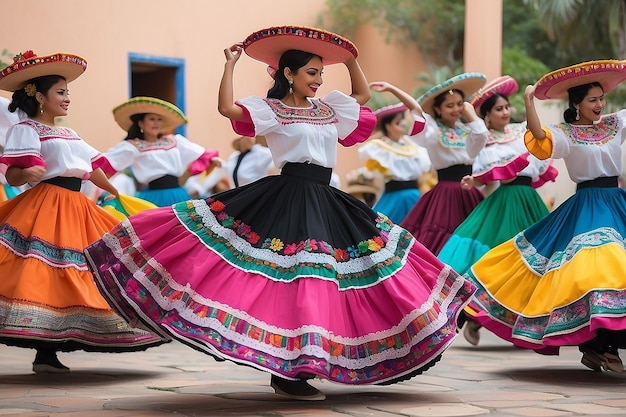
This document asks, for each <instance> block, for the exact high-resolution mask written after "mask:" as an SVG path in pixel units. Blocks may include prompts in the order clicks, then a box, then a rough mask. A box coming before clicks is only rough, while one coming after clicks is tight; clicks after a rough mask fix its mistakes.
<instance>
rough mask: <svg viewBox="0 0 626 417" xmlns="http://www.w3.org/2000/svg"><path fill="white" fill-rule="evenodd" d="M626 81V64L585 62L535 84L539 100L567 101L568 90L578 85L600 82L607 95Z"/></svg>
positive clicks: (559, 70)
mask: <svg viewBox="0 0 626 417" xmlns="http://www.w3.org/2000/svg"><path fill="white" fill-rule="evenodd" d="M625 79H626V63H625V61H617V60H609V59H606V60H599V61H589V62H583V63H581V64H576V65H572V66H570V67H565V68H561V69H558V70H556V71H552V72H551V73H549V74H546V75H544V76H543V77H541V79H539V81H537V83H536V84H535V97H536V98H537V99H539V100H548V99H567V98H568V93H567V90H568V89H570V88H572V87H575V86H577V85H583V84H588V83H592V82H599V83H600V84H601V85H602V89H603V90H604V92H605V93H608V92H609V91H611V90H613V89H614V88H615V87H617V86H618V85H619V84H620V83H621V82H622V81H624V80H625Z"/></svg>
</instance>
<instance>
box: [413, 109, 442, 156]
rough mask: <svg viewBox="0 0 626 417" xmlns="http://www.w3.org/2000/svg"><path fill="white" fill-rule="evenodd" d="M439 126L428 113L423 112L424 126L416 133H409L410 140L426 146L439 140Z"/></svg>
mask: <svg viewBox="0 0 626 417" xmlns="http://www.w3.org/2000/svg"><path fill="white" fill-rule="evenodd" d="M415 116H417V115H415ZM415 116H414V117H415ZM440 135H441V133H440V132H439V126H437V120H435V118H434V117H432V116H431V115H430V114H428V113H424V127H423V128H422V130H421V131H419V132H417V133H416V134H413V135H409V137H410V138H411V140H412V141H413V142H415V143H417V144H418V145H420V146H424V147H426V148H428V147H429V146H433V145H434V144H436V143H437V142H439V136H440Z"/></svg>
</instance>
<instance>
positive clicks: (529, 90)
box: [524, 85, 535, 101]
mask: <svg viewBox="0 0 626 417" xmlns="http://www.w3.org/2000/svg"><path fill="white" fill-rule="evenodd" d="M534 98H535V86H534V85H527V86H526V89H525V90H524V100H528V101H532V100H533V99H534Z"/></svg>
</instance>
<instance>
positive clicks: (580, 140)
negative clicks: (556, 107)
mask: <svg viewBox="0 0 626 417" xmlns="http://www.w3.org/2000/svg"><path fill="white" fill-rule="evenodd" d="M556 127H557V128H558V129H561V130H562V131H563V132H565V134H566V135H567V137H568V138H569V139H570V140H571V141H572V143H574V144H577V145H604V144H605V143H607V142H609V141H610V140H611V139H613V138H614V137H615V135H616V134H617V131H618V130H619V118H618V117H617V116H616V115H614V114H612V115H609V116H607V117H604V118H602V119H601V120H600V123H598V124H592V125H586V126H578V125H573V124H570V123H559V124H557V125H556Z"/></svg>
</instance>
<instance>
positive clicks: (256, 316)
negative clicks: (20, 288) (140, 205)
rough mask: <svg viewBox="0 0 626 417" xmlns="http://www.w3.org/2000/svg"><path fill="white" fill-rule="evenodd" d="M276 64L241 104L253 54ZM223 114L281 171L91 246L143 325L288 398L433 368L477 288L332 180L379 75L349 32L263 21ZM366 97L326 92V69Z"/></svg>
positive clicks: (143, 218) (143, 217) (108, 286)
mask: <svg viewBox="0 0 626 417" xmlns="http://www.w3.org/2000/svg"><path fill="white" fill-rule="evenodd" d="M244 50H245V52H246V53H247V54H248V55H249V56H251V57H253V58H256V59H259V60H261V61H263V62H265V63H267V64H268V65H270V66H271V67H272V68H273V69H274V71H272V72H273V73H274V77H275V81H274V85H273V87H272V88H271V89H270V90H269V91H268V94H267V97H256V96H251V97H246V98H244V99H241V100H238V101H236V102H235V101H234V98H233V72H234V68H235V64H236V62H237V61H238V60H239V59H240V58H241V55H242V53H243V51H244ZM224 54H225V57H226V63H225V66H224V73H223V76H222V81H221V84H220V89H219V111H220V113H222V114H223V115H225V116H226V117H228V118H229V119H230V120H231V121H232V124H233V127H234V129H235V130H236V131H237V133H239V134H242V135H247V136H256V135H262V136H265V138H266V139H267V143H268V146H269V149H270V150H271V151H272V155H273V157H274V161H275V163H276V165H277V166H278V167H280V168H281V175H274V176H267V177H265V178H262V179H260V180H258V181H256V182H253V183H251V184H248V185H245V186H242V187H238V188H235V189H233V190H229V191H225V192H222V193H219V194H216V195H214V196H212V197H210V198H208V199H206V200H194V201H187V202H183V203H180V204H176V205H174V206H172V207H171V208H170V207H168V208H159V209H155V210H150V211H149V212H144V213H145V214H144V213H140V214H138V215H136V216H131V217H129V218H128V219H127V220H126V221H124V222H122V223H121V224H120V225H119V226H117V227H115V228H114V229H113V230H112V231H111V232H110V233H109V234H107V235H106V236H105V237H104V238H103V239H101V240H100V241H98V242H96V243H95V244H94V245H92V246H91V247H90V248H88V249H87V254H88V258H89V259H90V264H91V265H92V268H94V271H95V273H96V275H97V277H98V278H97V282H98V285H99V286H100V287H101V289H102V291H103V292H104V293H106V294H108V297H110V298H111V300H116V301H115V302H116V303H117V305H118V306H119V307H120V311H121V312H122V314H124V315H125V316H126V317H127V318H128V320H130V321H131V322H135V321H137V320H142V321H144V322H145V323H146V325H148V326H149V327H150V328H152V329H154V330H155V331H158V332H160V333H162V334H163V335H172V336H173V337H174V338H176V339H179V340H181V341H183V342H185V343H186V344H188V345H190V346H192V347H194V348H196V349H199V350H201V351H203V352H205V353H208V354H210V355H213V356H215V357H217V358H220V359H228V360H231V361H234V362H235V363H239V364H245V365H249V366H252V367H255V368H257V369H260V370H263V371H266V372H269V373H271V374H272V377H271V386H272V387H273V388H274V389H275V391H276V392H277V393H279V394H281V395H285V396H288V397H290V398H295V399H302V400H321V399H324V398H325V396H324V394H323V393H321V392H319V391H318V390H317V389H316V388H315V387H313V386H312V385H309V384H308V383H307V379H311V378H314V377H319V378H325V379H328V380H330V381H335V382H339V383H343V384H388V383H393V382H397V381H400V380H404V379H407V378H410V377H412V376H414V375H417V374H419V373H421V372H423V371H424V370H425V369H427V368H429V367H430V366H432V365H433V364H434V362H436V361H437V360H438V359H439V356H440V355H441V354H442V352H443V351H444V350H445V349H446V348H447V347H448V346H449V345H450V343H451V342H452V340H453V339H454V337H455V326H456V322H455V320H456V317H457V315H458V313H459V311H460V309H462V308H463V306H464V304H465V302H466V301H467V300H468V298H469V297H470V296H471V294H472V293H473V287H472V286H471V285H470V284H469V283H467V282H466V281H464V280H463V279H461V278H460V277H459V276H458V275H457V274H456V273H455V272H454V271H452V270H451V269H450V268H449V267H448V266H447V265H444V264H442V263H441V262H440V261H439V260H437V258H436V257H435V256H434V255H432V254H431V253H430V252H428V251H427V250H426V249H425V248H424V247H423V246H422V245H420V244H419V243H418V242H417V241H416V240H415V239H413V237H412V236H411V235H410V234H409V233H408V232H407V231H406V230H404V229H402V228H400V227H398V226H396V225H394V224H393V223H391V222H390V221H389V220H388V219H386V218H383V217H379V216H378V215H377V214H376V213H375V212H373V211H372V210H371V209H370V208H369V207H368V206H367V205H365V204H364V203H362V202H360V201H359V200H357V199H356V198H354V197H352V196H350V195H348V194H346V193H344V192H342V191H340V190H339V189H337V188H335V187H332V186H330V185H329V182H330V177H331V172H332V168H333V167H334V166H335V163H336V157H337V142H340V143H341V144H343V145H344V146H350V145H353V144H356V143H358V142H361V141H364V140H365V139H367V138H368V137H369V135H370V133H371V132H372V129H373V127H374V125H375V117H374V116H373V114H372V113H371V111H370V110H369V109H367V108H364V107H361V105H362V104H363V103H365V102H367V100H368V99H369V97H370V92H369V88H368V84H367V81H366V79H365V77H364V75H363V73H362V71H361V68H360V66H359V64H358V63H357V60H356V55H357V50H356V48H355V46H354V45H353V44H352V43H351V42H350V41H349V40H347V39H345V38H342V37H340V36H339V35H336V34H333V33H329V32H326V31H323V30H320V29H314V28H306V27H293V26H282V27H274V28H269V29H263V30H261V31H258V32H255V33H253V34H251V35H250V36H248V37H247V38H246V39H245V40H244V42H243V44H235V45H233V46H231V47H229V48H227V49H225V50H224ZM336 63H344V65H345V66H346V68H347V70H348V73H349V75H350V78H351V84H352V92H351V95H347V94H344V93H342V92H339V91H332V92H330V93H329V94H327V95H326V96H325V97H324V98H322V99H315V98H314V96H315V94H316V92H317V90H318V89H319V88H320V87H321V85H322V83H323V79H322V70H323V68H324V65H331V64H336Z"/></svg>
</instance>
